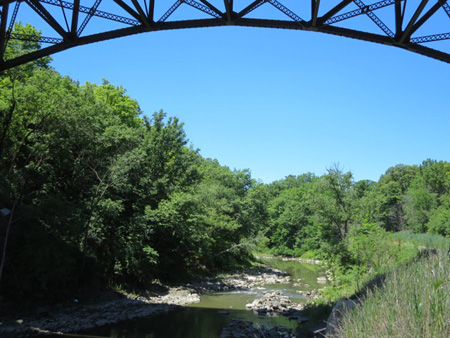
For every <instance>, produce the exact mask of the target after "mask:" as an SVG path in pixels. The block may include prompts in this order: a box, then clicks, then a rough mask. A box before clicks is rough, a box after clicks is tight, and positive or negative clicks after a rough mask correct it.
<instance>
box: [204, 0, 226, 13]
mask: <svg viewBox="0 0 450 338" xmlns="http://www.w3.org/2000/svg"><path fill="white" fill-rule="evenodd" d="M199 1H200V2H201V3H202V4H204V5H205V6H207V7H209V8H210V9H211V10H212V11H214V12H216V13H217V14H218V15H220V16H221V17H223V13H222V12H221V11H220V10H219V9H218V8H216V7H215V6H214V5H212V4H211V3H210V2H209V1H207V0H199Z"/></svg>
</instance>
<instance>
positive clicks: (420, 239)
mask: <svg viewBox="0 0 450 338" xmlns="http://www.w3.org/2000/svg"><path fill="white" fill-rule="evenodd" d="M391 238H392V239H394V240H397V241H401V242H409V243H413V244H415V245H417V246H424V247H427V248H432V249H440V250H447V251H448V250H450V238H448V237H443V236H439V235H432V234H414V233H412V232H410V231H401V232H396V233H394V234H392V235H391Z"/></svg>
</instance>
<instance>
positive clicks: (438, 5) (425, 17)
mask: <svg viewBox="0 0 450 338" xmlns="http://www.w3.org/2000/svg"><path fill="white" fill-rule="evenodd" d="M441 7H442V3H441V0H438V2H436V3H435V4H434V5H433V7H431V8H430V9H429V10H428V11H427V12H426V13H425V14H424V15H423V16H422V17H421V18H420V19H419V20H417V22H416V23H415V24H414V26H413V27H412V28H411V30H410V32H409V38H411V35H413V34H414V33H415V32H416V31H417V30H418V29H419V28H420V27H421V26H422V25H423V24H424V23H425V22H426V21H428V20H429V19H430V18H431V17H432V16H433V14H434V13H436V12H437V10H438V9H439V8H441Z"/></svg>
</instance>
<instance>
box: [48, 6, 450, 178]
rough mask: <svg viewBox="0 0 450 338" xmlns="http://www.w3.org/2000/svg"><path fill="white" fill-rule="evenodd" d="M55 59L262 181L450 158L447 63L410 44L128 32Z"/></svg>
mask: <svg viewBox="0 0 450 338" xmlns="http://www.w3.org/2000/svg"><path fill="white" fill-rule="evenodd" d="M444 14H445V13H444ZM443 24H445V25H447V29H444V30H443V31H450V20H447V21H445V22H444V21H443ZM375 28H377V27H375ZM444 43H446V44H447V45H450V42H448V41H447V42H444ZM430 46H431V45H430ZM53 60H54V61H53V63H52V65H53V67H54V68H55V69H56V70H57V71H59V72H60V73H62V74H65V75H69V76H70V77H71V78H72V79H74V80H78V81H80V83H82V84H83V83H84V82H86V81H89V82H95V83H100V82H101V81H102V78H106V79H108V80H109V81H110V82H111V83H113V84H115V85H122V86H123V87H125V88H126V89H127V90H128V94H129V95H130V96H131V97H132V98H134V99H136V100H137V101H138V102H139V104H140V106H141V108H142V110H143V111H144V112H145V114H147V115H151V114H152V113H153V112H155V111H158V110H160V109H163V110H164V111H166V112H167V113H168V115H170V116H177V117H179V119H180V120H181V121H182V122H184V123H185V130H186V133H187V135H188V138H189V140H190V142H191V143H192V144H193V146H194V147H195V148H199V149H200V153H201V154H202V155H203V156H204V157H211V158H217V159H218V160H219V161H220V163H221V164H223V165H227V166H229V167H230V168H237V169H244V168H249V169H250V170H251V172H252V176H253V177H254V178H256V179H261V180H262V181H263V182H265V183H269V182H271V181H273V180H277V179H281V178H283V177H285V176H286V175H289V174H293V175H299V174H302V173H305V172H314V173H316V174H318V175H320V174H323V173H324V172H325V170H326V168H327V167H329V166H331V165H333V164H334V163H339V164H340V165H341V166H342V167H343V168H344V169H345V170H351V171H352V172H353V173H354V177H355V179H356V180H360V179H372V180H378V179H379V177H380V175H382V174H383V173H384V172H385V170H386V169H387V168H388V167H390V166H393V165H395V164H399V163H403V164H420V163H421V162H422V160H425V159H427V158H432V159H438V160H450V107H449V102H450V88H449V79H450V65H449V64H446V63H443V62H440V61H436V60H433V59H430V58H427V57H424V56H420V55H417V54H413V53H410V52H407V51H404V50H401V49H396V48H393V47H388V46H382V45H377V44H373V43H368V42H363V41H357V40H352V39H348V38H341V37H336V36H328V35H325V34H321V33H313V32H302V31H286V30H277V29H257V28H240V27H220V28H203V29H192V30H178V31H167V32H157V33H147V34H143V35H137V36H132V37H126V38H121V39H116V40H111V41H106V42H101V43H97V44H93V45H89V46H84V47H77V48H75V49H71V50H68V51H65V52H62V53H59V54H55V55H54V56H53Z"/></svg>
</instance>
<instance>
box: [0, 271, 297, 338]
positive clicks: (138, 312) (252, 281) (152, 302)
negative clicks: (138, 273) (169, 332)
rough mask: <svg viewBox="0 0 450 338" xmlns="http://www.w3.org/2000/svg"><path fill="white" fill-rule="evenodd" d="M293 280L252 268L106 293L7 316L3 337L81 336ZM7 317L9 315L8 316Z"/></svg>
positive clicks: (0, 332) (1, 327)
mask: <svg viewBox="0 0 450 338" xmlns="http://www.w3.org/2000/svg"><path fill="white" fill-rule="evenodd" d="M289 280H290V277H289V276H288V275H287V274H286V273H284V272H282V271H280V270H276V269H272V268H264V267H259V268H253V269H249V270H246V271H240V272H236V273H234V274H229V275H224V276H220V277H216V278H205V280H203V281H199V282H195V283H189V284H183V285H178V286H171V287H169V286H162V285H158V286H152V287H151V288H149V290H145V291H141V292H138V293H137V294H126V293H123V292H122V293H121V292H113V291H105V292H102V293H100V294H98V295H94V296H91V298H90V299H87V300H80V299H74V300H73V302H71V303H70V304H67V303H65V304H58V305H54V306H52V307H45V308H39V309H36V310H35V311H33V312H32V313H30V314H28V315H25V316H20V315H4V316H2V319H1V320H0V336H1V337H5V338H7V337H30V336H36V335H43V334H62V333H70V332H80V331H84V330H88V329H92V328H96V327H101V326H106V325H111V324H114V323H116V322H120V321H128V320H133V319H137V318H143V317H148V316H153V315H157V314H162V313H168V312H170V311H174V310H176V309H180V308H181V306H184V305H188V304H192V303H197V302H199V301H200V295H201V294H203V293H206V292H219V291H230V290H248V289H250V288H253V287H257V286H262V285H267V284H276V283H280V284H281V283H287V282H289ZM5 313H6V312H5Z"/></svg>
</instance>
